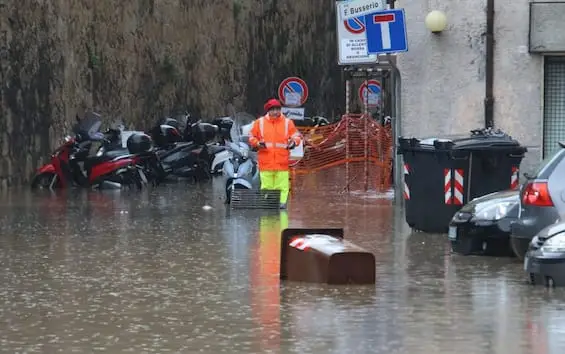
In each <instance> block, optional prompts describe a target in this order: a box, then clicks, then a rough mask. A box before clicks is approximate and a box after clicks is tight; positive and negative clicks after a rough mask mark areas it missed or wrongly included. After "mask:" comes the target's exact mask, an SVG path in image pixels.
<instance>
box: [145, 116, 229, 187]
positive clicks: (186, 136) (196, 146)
mask: <svg viewBox="0 0 565 354" xmlns="http://www.w3.org/2000/svg"><path fill="white" fill-rule="evenodd" d="M165 122H166V123H168V124H159V125H158V126H156V127H154V128H152V129H151V130H150V134H151V135H152V137H153V139H154V141H155V142H156V146H157V147H158V152H157V153H158V155H159V157H160V159H161V163H162V165H163V168H164V169H165V171H166V173H167V174H169V175H172V176H175V177H181V178H193V179H195V180H203V179H209V178H210V177H211V174H212V173H217V172H218V171H220V170H221V168H222V165H223V162H224V161H225V160H227V159H228V158H229V153H228V152H226V149H225V147H224V146H223V144H222V143H221V142H220V143H219V144H218V143H213V142H212V141H213V140H214V139H215V138H216V137H218V136H221V135H222V131H225V128H222V127H221V126H218V125H215V124H209V123H202V122H201V121H197V122H195V123H189V124H187V126H186V127H185V129H184V131H183V134H182V135H181V134H180V132H179V130H178V129H177V128H176V127H178V126H179V125H178V124H177V123H176V121H175V120H174V119H172V118H167V119H166V120H165ZM165 122H163V123H165ZM223 124H227V123H226V122H223ZM230 128H231V125H230V126H229V127H228V128H227V131H229V130H230ZM228 136H229V134H228Z"/></svg>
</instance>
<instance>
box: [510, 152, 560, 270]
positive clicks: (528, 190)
mask: <svg viewBox="0 0 565 354" xmlns="http://www.w3.org/2000/svg"><path fill="white" fill-rule="evenodd" d="M525 176H526V178H527V179H528V180H527V182H526V183H525V184H523V185H522V186H521V187H520V208H519V210H518V219H517V220H516V221H515V222H514V223H513V224H512V226H511V228H510V243H511V245H512V249H513V250H514V253H515V254H516V256H517V257H518V258H519V259H520V260H523V259H524V256H525V254H526V252H527V250H528V247H529V245H530V242H531V241H532V239H533V238H534V236H535V235H536V234H538V233H539V232H540V231H541V230H542V229H543V228H544V227H546V226H548V225H551V224H554V223H555V222H556V221H558V220H559V215H560V214H563V213H564V212H565V198H564V197H565V183H563V181H564V180H565V144H564V143H559V149H558V150H557V151H556V152H555V153H554V154H552V155H551V156H549V157H548V158H547V159H545V160H543V161H542V162H541V164H540V167H539V168H538V171H537V172H536V173H535V174H534V175H533V176H528V175H525Z"/></svg>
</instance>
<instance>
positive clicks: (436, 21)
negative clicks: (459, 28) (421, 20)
mask: <svg viewBox="0 0 565 354" xmlns="http://www.w3.org/2000/svg"><path fill="white" fill-rule="evenodd" d="M425 23H426V28H427V29H429V30H430V31H431V32H432V33H435V34H439V33H441V32H442V31H443V30H444V29H445V27H447V17H446V16H445V14H444V13H443V12H441V11H439V10H433V11H431V12H430V13H429V14H428V15H427V16H426V20H425Z"/></svg>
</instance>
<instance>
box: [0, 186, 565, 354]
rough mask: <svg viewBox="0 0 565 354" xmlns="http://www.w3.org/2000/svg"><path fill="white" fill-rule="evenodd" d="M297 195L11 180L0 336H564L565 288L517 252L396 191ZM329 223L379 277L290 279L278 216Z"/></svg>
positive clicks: (271, 347) (321, 347)
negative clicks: (539, 275) (408, 205)
mask: <svg viewBox="0 0 565 354" xmlns="http://www.w3.org/2000/svg"><path fill="white" fill-rule="evenodd" d="M218 182H219V183H218ZM293 198H294V199H292V200H291V202H290V206H289V210H288V211H282V212H279V211H260V210H251V211H250V210H228V209H226V207H225V206H224V204H223V190H222V185H221V180H218V181H215V184H214V185H213V186H210V185H202V186H184V184H179V185H171V186H162V187H159V188H156V189H153V190H148V191H142V192H137V191H132V192H127V191H123V192H82V191H70V192H68V193H67V194H65V193H57V194H51V193H49V192H46V193H32V192H27V191H25V192H17V191H12V192H8V193H6V194H3V195H1V202H0V209H1V210H0V220H1V223H0V231H1V232H0V234H1V236H0V266H1V271H0V283H1V284H2V285H1V286H0V299H1V301H2V306H1V307H0V351H1V352H6V353H57V352H60V353H75V352H76V353H91V352H105V353H128V352H130V353H198V352H202V353H267V352H272V353H387V354H388V353H508V354H520V353H535V354H542V353H543V354H545V353H563V352H565V336H564V335H563V333H564V332H565V311H564V310H563V309H564V308H565V304H564V301H563V300H564V299H565V290H561V289H555V290H547V289H545V288H542V287H532V286H530V285H527V284H526V282H525V277H524V273H523V270H522V264H521V263H520V262H519V261H517V260H516V259H511V258H492V257H474V256H473V257H465V256H459V255H452V254H451V253H450V248H449V245H448V243H447V237H446V235H429V234H423V233H411V230H410V229H409V227H408V226H407V225H406V224H405V222H404V217H403V215H402V212H401V210H398V209H395V208H394V207H393V206H392V204H391V203H392V202H391V200H390V199H387V198H376V196H370V197H362V196H361V195H360V194H358V193H357V194H355V193H352V194H351V195H350V196H349V197H347V198H346V197H344V196H338V195H337V194H336V195H335V196H330V195H328V194H327V193H326V194H321V195H319V196H318V197H312V196H311V195H310V194H309V195H308V199H306V197H301V196H293ZM332 200H333V201H332ZM204 205H210V206H211V207H212V209H211V210H203V208H202V207H203V206H204ZM321 226H324V227H345V230H346V233H345V238H346V239H348V240H350V241H352V242H354V243H356V244H358V245H360V246H362V247H364V248H366V249H368V250H370V251H372V252H374V254H375V255H376V259H377V283H376V285H375V286H326V285H312V284H299V283H286V282H284V283H283V284H282V285H280V284H279V279H278V273H279V263H278V261H279V252H280V248H279V247H280V231H281V229H283V228H286V227H321Z"/></svg>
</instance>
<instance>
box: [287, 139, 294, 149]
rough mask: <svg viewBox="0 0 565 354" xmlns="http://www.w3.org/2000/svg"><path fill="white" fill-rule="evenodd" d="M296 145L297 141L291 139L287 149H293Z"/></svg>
mask: <svg viewBox="0 0 565 354" xmlns="http://www.w3.org/2000/svg"><path fill="white" fill-rule="evenodd" d="M295 147H296V143H295V142H294V140H291V141H290V142H289V143H288V145H287V146H286V148H287V150H292V149H294V148H295Z"/></svg>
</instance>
